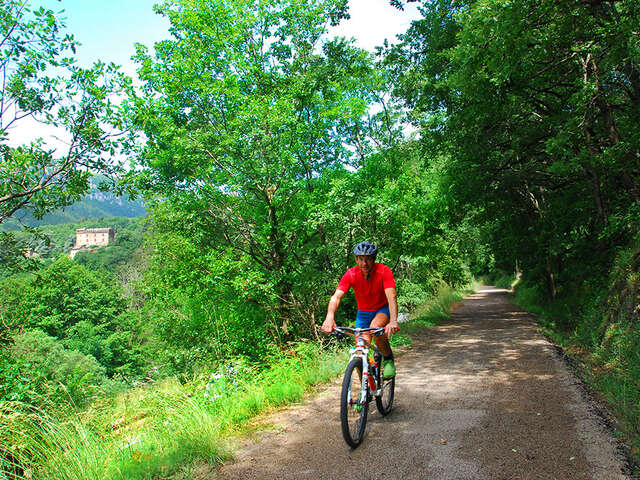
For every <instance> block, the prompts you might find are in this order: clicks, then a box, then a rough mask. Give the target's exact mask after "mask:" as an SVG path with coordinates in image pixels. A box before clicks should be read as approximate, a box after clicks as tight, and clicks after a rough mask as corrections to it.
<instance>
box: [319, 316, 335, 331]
mask: <svg viewBox="0 0 640 480" xmlns="http://www.w3.org/2000/svg"><path fill="white" fill-rule="evenodd" d="M334 328H336V321H335V320H334V319H333V317H329V316H328V315H327V318H326V319H325V320H324V322H322V327H320V329H321V330H322V331H323V332H324V333H331V332H333V329H334Z"/></svg>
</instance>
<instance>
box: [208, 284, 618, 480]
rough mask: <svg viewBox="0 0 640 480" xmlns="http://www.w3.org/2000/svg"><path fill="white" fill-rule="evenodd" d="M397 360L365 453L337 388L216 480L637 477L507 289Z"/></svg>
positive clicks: (249, 446)
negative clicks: (387, 400) (387, 407)
mask: <svg viewBox="0 0 640 480" xmlns="http://www.w3.org/2000/svg"><path fill="white" fill-rule="evenodd" d="M396 364H397V366H398V377H397V379H398V381H397V386H396V400H395V403H394V411H393V412H392V413H391V414H390V415H389V416H388V417H386V418H383V417H381V416H380V415H379V414H378V412H377V411H376V409H375V406H373V407H372V408H371V410H370V415H369V423H368V426H367V437H366V438H365V440H364V442H363V444H362V445H361V446H360V447H359V448H358V449H356V450H354V451H351V450H350V449H349V448H348V447H347V446H346V444H345V443H344V441H343V439H342V435H341V432H340V423H339V418H338V415H339V413H338V398H339V386H340V383H339V381H336V382H334V383H333V384H331V385H329V386H328V387H326V388H325V389H324V391H322V392H321V393H319V394H318V395H317V396H315V397H314V398H313V399H312V400H310V401H308V402H306V403H305V404H303V405H297V406H294V407H291V408H288V409H285V410H283V411H282V412H279V413H278V414H276V415H274V416H273V417H271V418H270V419H269V420H270V422H272V423H273V425H274V427H273V428H272V429H271V430H270V431H267V432H261V433H259V434H256V435H254V437H253V438H249V439H245V440H244V442H243V443H244V444H243V445H241V446H240V447H239V449H238V451H237V453H236V460H235V463H232V464H230V465H226V466H224V467H223V468H221V469H220V470H219V471H218V472H217V478H219V479H250V478H252V479H307V478H309V479H314V480H317V479H338V478H340V479H360V480H364V479H403V480H409V479H423V478H424V479H433V480H444V479H446V480H454V479H460V480H468V479H490V480H499V479H523V480H524V479H527V480H528V479H576V480H578V479H580V480H582V479H584V480H587V479H590V480H618V479H628V478H630V477H629V475H628V474H626V473H624V472H625V471H626V468H625V467H624V460H623V459H622V458H621V456H620V455H619V451H618V450H617V448H618V445H617V443H616V441H615V440H614V439H613V438H612V436H611V435H610V434H609V433H608V432H607V431H606V429H605V428H604V427H603V426H602V421H601V419H600V418H599V417H598V416H597V415H595V414H594V413H593V408H592V407H591V406H590V404H589V402H588V400H586V399H584V398H583V395H582V394H581V389H580V387H579V383H578V382H577V380H576V379H575V378H574V377H573V376H572V375H571V374H570V373H568V371H567V369H566V367H565V365H564V363H563V362H562V360H561V359H560V358H559V357H558V355H557V354H556V353H555V351H554V349H553V347H552V346H551V345H550V344H549V343H548V342H547V341H546V340H545V339H544V338H543V337H542V336H541V335H540V334H539V333H537V331H536V325H535V323H534V321H533V320H532V319H531V317H530V316H529V315H528V314H526V313H524V312H522V311H520V310H519V309H518V308H517V307H514V306H512V305H511V304H510V303H509V302H508V299H507V294H506V292H505V291H503V290H497V289H493V288H489V287H487V288H486V289H484V290H481V291H480V292H478V293H476V294H474V295H472V296H470V297H469V298H467V300H465V302H464V304H463V305H462V307H461V308H459V309H458V310H457V311H456V313H454V314H453V316H452V318H451V320H449V321H448V322H446V323H444V324H442V325H440V326H438V327H435V328H432V329H429V330H428V331H426V332H425V333H424V334H423V335H421V336H418V337H417V338H414V342H413V345H412V346H411V347H410V348H409V349H408V350H407V351H406V352H405V353H404V354H403V355H401V356H400V357H399V358H398V361H397V362H396ZM214 478H215V477H214Z"/></svg>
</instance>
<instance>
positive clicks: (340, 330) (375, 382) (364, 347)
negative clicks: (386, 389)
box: [334, 327, 384, 404]
mask: <svg viewBox="0 0 640 480" xmlns="http://www.w3.org/2000/svg"><path fill="white" fill-rule="evenodd" d="M334 331H335V332H337V334H338V335H352V336H354V337H356V346H355V347H354V348H352V349H350V351H349V352H350V358H349V361H351V359H353V358H359V359H361V361H362V393H361V395H360V403H362V404H364V403H365V402H366V401H367V386H368V387H369V389H370V390H371V391H372V392H373V394H374V395H375V396H376V397H379V396H380V395H381V394H382V381H380V380H381V379H379V378H376V375H371V372H370V371H369V369H370V368H371V367H372V368H373V373H375V372H376V371H377V370H376V369H378V368H380V361H381V358H382V354H381V353H380V351H379V350H378V348H377V347H376V346H375V345H372V344H371V343H370V342H368V341H367V340H365V338H364V337H362V334H363V333H373V334H374V335H381V334H383V333H384V328H347V327H336V328H335V330H334ZM371 349H373V351H374V357H376V358H374V360H371V359H370V358H369V351H370V350H371ZM376 354H377V355H376Z"/></svg>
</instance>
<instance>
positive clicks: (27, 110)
mask: <svg viewBox="0 0 640 480" xmlns="http://www.w3.org/2000/svg"><path fill="white" fill-rule="evenodd" d="M63 29H64V21H63V20H62V19H61V18H60V17H59V15H58V14H56V13H54V12H53V11H51V10H46V9H44V8H42V7H40V8H39V9H37V10H34V11H32V10H30V9H29V7H28V2H27V1H26V0H7V1H5V2H3V9H2V13H1V14H0V75H1V76H2V79H3V80H2V90H1V92H0V224H2V223H3V222H4V221H5V220H6V219H8V218H10V217H12V216H14V215H15V214H16V213H17V212H19V211H27V210H28V211H29V212H30V213H31V215H32V216H33V217H35V218H41V217H42V216H43V215H44V214H45V213H47V212H50V211H52V210H55V209H56V208H59V207H63V206H66V205H70V204H72V203H73V202H75V201H76V200H78V199H80V198H81V197H82V196H83V195H84V194H85V193H86V192H87V191H88V189H89V186H90V185H89V179H90V177H91V175H92V173H94V172H104V173H115V172H117V171H118V165H116V163H115V162H114V161H113V156H114V154H115V153H116V151H117V149H118V145H119V143H120V135H121V133H122V132H121V131H120V130H119V128H120V127H121V125H120V122H119V116H118V115H117V114H116V111H117V109H118V98H119V96H120V95H122V94H123V93H124V92H125V91H129V87H130V80H129V79H128V78H127V77H125V76H124V75H123V74H122V73H121V72H119V71H118V68H117V67H116V66H115V65H113V64H109V65H107V64H104V63H102V62H97V63H96V64H95V65H93V66H92V67H91V68H88V69H83V68H80V67H78V66H77V65H76V64H75V60H74V58H73V55H74V54H75V52H76V48H77V46H78V42H77V41H76V40H75V39H74V38H73V36H72V35H69V34H65V33H64V32H63ZM34 122H35V123H34ZM34 125H36V126H34ZM37 125H39V126H37ZM18 127H21V128H22V129H23V131H24V130H25V129H29V128H30V129H32V130H35V131H36V132H37V131H38V130H40V131H42V132H51V131H55V132H56V134H58V135H61V136H62V137H63V138H62V139H61V141H59V142H58V144H59V146H58V147H57V148H54V147H53V146H51V145H48V144H47V143H46V142H45V140H44V139H43V138H41V137H40V138H37V137H34V139H33V141H31V142H30V143H28V144H23V145H19V146H16V145H15V141H12V135H13V132H14V131H15V129H16V128H18ZM60 132H62V133H60ZM0 240H2V243H1V244H0V259H2V261H3V263H10V264H12V265H18V264H19V259H20V256H21V253H22V252H21V250H22V249H24V248H25V247H24V246H22V247H21V246H20V245H16V244H15V238H13V237H12V236H11V235H10V234H6V233H5V234H3V237H2V239H0Z"/></svg>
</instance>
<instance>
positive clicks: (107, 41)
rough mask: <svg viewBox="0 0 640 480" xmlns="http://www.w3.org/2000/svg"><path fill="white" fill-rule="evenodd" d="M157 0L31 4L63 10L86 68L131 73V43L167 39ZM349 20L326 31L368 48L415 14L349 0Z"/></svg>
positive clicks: (383, 0)
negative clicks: (98, 64)
mask: <svg viewBox="0 0 640 480" xmlns="http://www.w3.org/2000/svg"><path fill="white" fill-rule="evenodd" d="M155 3H159V2H158V0H62V1H60V0H32V2H31V5H32V7H33V8H37V7H38V6H44V7H45V8H49V9H51V10H53V11H55V12H58V11H60V10H63V9H64V11H65V12H64V14H63V15H62V16H63V17H66V23H67V30H68V31H69V33H72V34H73V35H74V36H75V37H76V40H78V41H80V43H81V44H82V46H81V47H80V48H79V49H78V55H77V58H78V62H79V64H80V65H81V66H89V65H90V64H92V63H93V62H94V61H96V60H98V59H101V60H103V61H107V62H109V61H113V62H115V63H116V64H118V65H121V66H122V68H123V70H124V71H125V72H126V73H127V74H129V75H134V74H135V65H134V64H133V62H131V60H130V58H131V56H132V55H133V54H134V53H135V49H134V43H135V42H138V43H142V44H145V45H147V46H149V47H152V46H153V43H154V42H157V41H159V40H162V39H165V38H168V36H169V34H168V30H167V29H168V21H167V20H166V19H165V18H164V17H162V16H160V15H157V14H155V13H154V12H153V5H154V4H155ZM349 14H350V15H351V18H350V19H349V20H345V21H343V22H342V23H341V24H340V25H339V26H338V27H336V28H332V29H331V32H330V33H331V34H334V35H341V36H345V37H348V38H349V37H354V38H355V40H356V44H357V45H358V46H359V47H361V48H365V49H367V50H370V51H373V50H374V49H375V47H376V46H379V45H382V43H383V41H384V39H385V38H387V39H389V41H390V42H393V41H394V40H395V37H396V35H397V34H399V33H403V32H404V31H406V29H407V28H408V27H409V25H410V24H411V20H413V19H417V18H419V17H420V14H419V12H418V11H417V7H416V4H415V3H411V4H409V5H407V7H406V8H405V10H404V11H400V10H398V9H396V8H394V7H392V6H391V5H389V0H350V1H349Z"/></svg>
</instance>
